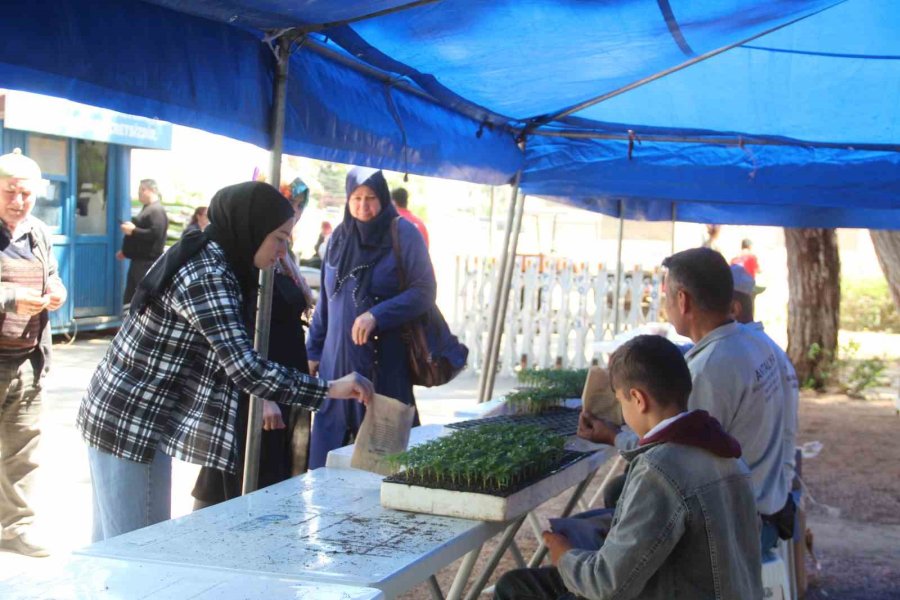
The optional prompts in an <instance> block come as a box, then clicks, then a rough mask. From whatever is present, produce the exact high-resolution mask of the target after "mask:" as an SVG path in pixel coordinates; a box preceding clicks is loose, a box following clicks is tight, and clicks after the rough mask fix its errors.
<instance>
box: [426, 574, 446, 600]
mask: <svg viewBox="0 0 900 600" xmlns="http://www.w3.org/2000/svg"><path fill="white" fill-rule="evenodd" d="M428 591H429V592H431V597H432V598H433V599H434V600H444V592H442V591H441V584H439V583H438V580H437V577H435V576H434V575H432V576H431V577H429V578H428Z"/></svg>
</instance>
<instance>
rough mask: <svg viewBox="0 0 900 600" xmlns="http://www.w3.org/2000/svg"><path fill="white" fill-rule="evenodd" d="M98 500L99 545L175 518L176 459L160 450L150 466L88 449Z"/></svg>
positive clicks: (96, 528) (95, 538) (96, 532)
mask: <svg viewBox="0 0 900 600" xmlns="http://www.w3.org/2000/svg"><path fill="white" fill-rule="evenodd" d="M88 463H89V464H90V467H91V489H92V492H93V500H94V530H93V541H95V542H99V541H102V540H105V539H108V538H111V537H115V536H117V535H121V534H123V533H128V532H129V531H134V530H135V529H140V528H141V527H147V526H148V525H153V524H154V523H159V522H160V521H167V520H168V519H170V518H171V515H172V459H171V458H170V457H169V456H167V455H166V454H163V453H162V452H159V451H157V453H156V455H155V456H154V458H153V462H151V463H150V464H144V463H139V462H135V461H132V460H128V459H125V458H119V457H117V456H113V455H112V454H109V453H108V452H103V451H102V450H97V449H96V448H91V447H88Z"/></svg>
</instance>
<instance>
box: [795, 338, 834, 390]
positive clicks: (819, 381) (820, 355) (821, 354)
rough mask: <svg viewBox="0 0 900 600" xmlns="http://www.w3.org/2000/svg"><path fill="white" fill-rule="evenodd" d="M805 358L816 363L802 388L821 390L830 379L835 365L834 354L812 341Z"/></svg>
mask: <svg viewBox="0 0 900 600" xmlns="http://www.w3.org/2000/svg"><path fill="white" fill-rule="evenodd" d="M806 358H807V359H808V360H810V361H812V362H814V363H817V364H816V368H815V370H814V372H813V374H812V375H811V376H810V377H809V378H807V380H806V381H804V382H803V389H807V390H821V389H822V388H824V387H825V386H826V385H827V384H828V382H830V381H831V378H832V372H833V370H834V366H835V359H834V354H833V353H832V352H831V350H828V349H826V348H823V347H822V346H821V345H820V344H819V343H818V342H813V343H812V344H811V345H810V347H809V350H807V351H806Z"/></svg>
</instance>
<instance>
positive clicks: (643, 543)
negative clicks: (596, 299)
mask: <svg viewBox="0 0 900 600" xmlns="http://www.w3.org/2000/svg"><path fill="white" fill-rule="evenodd" d="M609 378H610V385H611V386H612V388H613V391H614V392H615V395H616V399H617V400H618V401H619V403H620V404H621V406H622V416H623V417H624V419H625V422H626V423H627V424H628V426H629V427H630V428H631V429H632V430H633V431H634V432H635V433H636V434H638V435H639V436H640V440H639V442H638V445H637V447H636V448H635V449H633V450H629V451H626V452H623V453H622V455H623V456H624V457H625V459H626V460H627V461H628V462H629V467H628V475H627V478H626V480H625V488H624V490H623V492H622V496H621V498H620V500H619V502H618V504H617V505H616V511H615V514H614V516H613V521H612V527H611V528H610V530H609V533H608V534H607V536H606V539H605V540H604V541H603V545H602V546H601V547H600V549H599V550H598V551H589V550H580V549H577V548H573V547H572V545H571V544H570V542H569V540H568V539H567V538H566V537H564V536H562V535H560V534H557V533H550V532H545V533H544V543H545V544H546V545H547V547H548V548H549V550H550V559H551V562H552V563H553V564H554V565H556V568H543V569H520V570H517V571H511V572H509V573H507V574H506V575H504V576H503V577H502V578H501V579H500V581H499V582H498V583H497V586H496V588H495V598H496V599H498V600H507V599H513V598H518V599H529V600H531V599H544V598H546V599H564V598H576V597H577V598H589V599H597V600H600V599H605V598H617V599H622V600H625V599H630V598H641V599H656V598H659V599H663V598H691V599H693V600H704V599H707V598H708V599H710V600H712V599H724V598H728V599H734V600H741V599H744V598H746V599H748V600H749V599H754V600H756V599H759V598H762V581H761V575H760V573H761V566H760V554H759V537H758V536H759V530H758V522H759V519H758V518H757V515H756V508H755V504H754V496H753V491H752V490H751V487H750V474H749V472H748V470H747V467H746V465H744V463H743V462H742V461H739V460H737V459H738V458H739V457H740V456H741V447H740V444H738V443H737V441H736V440H735V439H734V438H732V437H731V436H730V435H728V434H727V433H725V431H724V430H723V429H722V427H721V426H720V425H719V422H718V421H716V420H715V419H714V418H712V417H710V416H709V414H708V413H707V412H706V411H703V410H693V411H690V412H688V411H687V404H688V396H689V395H690V392H691V374H690V371H689V370H688V368H687V365H686V364H685V362H684V359H683V358H682V356H681V352H680V351H679V350H678V348H677V347H676V346H675V345H674V344H672V343H671V342H670V341H668V340H666V339H665V338H663V337H660V336H650V335H642V336H638V337H636V338H634V339H632V340H630V341H629V342H627V343H626V344H625V345H623V346H622V347H621V348H619V349H618V350H617V351H616V352H615V353H614V354H613V355H612V357H611V358H610V362H609ZM597 426H603V423H602V422H601V421H600V420H598V419H596V418H594V417H592V416H590V415H589V414H587V413H582V418H581V423H580V426H579V431H578V435H579V436H580V437H583V438H586V439H590V440H593V439H594V438H595V430H596V427H597Z"/></svg>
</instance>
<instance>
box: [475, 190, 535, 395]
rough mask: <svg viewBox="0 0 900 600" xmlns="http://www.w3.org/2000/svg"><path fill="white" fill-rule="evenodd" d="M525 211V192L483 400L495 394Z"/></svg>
mask: <svg viewBox="0 0 900 600" xmlns="http://www.w3.org/2000/svg"><path fill="white" fill-rule="evenodd" d="M517 187H518V186H517ZM524 212H525V196H524V194H523V195H522V197H521V198H520V199H519V203H518V204H517V205H516V219H515V221H514V223H513V232H512V241H511V242H510V247H509V252H508V254H509V260H507V261H506V269H505V270H504V271H503V281H502V283H501V284H500V291H501V293H502V298H500V312H499V314H498V315H497V322H496V324H495V326H494V337H493V347H492V348H491V353H490V355H489V356H488V360H490V369H489V370H488V376H487V383H486V384H485V389H484V392H485V393H484V400H483V402H486V401H488V400H490V398H491V396H493V394H494V382H495V381H496V379H497V363H498V362H499V361H500V342H501V340H502V338H503V326H504V323H505V322H506V310H507V308H508V307H509V293H510V287H512V274H513V269H514V268H515V266H516V249H517V248H518V246H519V233H520V232H521V231H522V215H523V213H524ZM514 334H515V332H512V331H511V332H509V335H514Z"/></svg>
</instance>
